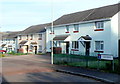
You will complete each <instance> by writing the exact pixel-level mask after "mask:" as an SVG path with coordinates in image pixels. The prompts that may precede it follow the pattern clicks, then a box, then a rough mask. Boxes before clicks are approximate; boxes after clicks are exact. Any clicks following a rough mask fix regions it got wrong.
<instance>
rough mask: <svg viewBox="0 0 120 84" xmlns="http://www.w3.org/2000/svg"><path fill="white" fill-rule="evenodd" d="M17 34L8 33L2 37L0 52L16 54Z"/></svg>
mask: <svg viewBox="0 0 120 84" xmlns="http://www.w3.org/2000/svg"><path fill="white" fill-rule="evenodd" d="M18 33H19V32H9V33H6V34H3V35H2V39H1V41H0V42H1V43H0V44H1V50H6V51H7V52H11V51H14V52H17V48H16V47H17V34H18Z"/></svg>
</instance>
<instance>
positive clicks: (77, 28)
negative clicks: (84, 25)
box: [74, 24, 79, 33]
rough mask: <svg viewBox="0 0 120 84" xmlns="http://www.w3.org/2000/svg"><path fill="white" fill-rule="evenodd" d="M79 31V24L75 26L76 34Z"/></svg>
mask: <svg viewBox="0 0 120 84" xmlns="http://www.w3.org/2000/svg"><path fill="white" fill-rule="evenodd" d="M78 31H79V25H78V24H74V33H75V32H78Z"/></svg>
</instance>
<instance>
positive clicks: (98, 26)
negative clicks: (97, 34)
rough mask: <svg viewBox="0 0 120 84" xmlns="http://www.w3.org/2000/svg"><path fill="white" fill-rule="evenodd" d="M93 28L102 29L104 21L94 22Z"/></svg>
mask: <svg viewBox="0 0 120 84" xmlns="http://www.w3.org/2000/svg"><path fill="white" fill-rule="evenodd" d="M95 29H104V21H97V22H95Z"/></svg>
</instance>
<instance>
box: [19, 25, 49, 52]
mask: <svg viewBox="0 0 120 84" xmlns="http://www.w3.org/2000/svg"><path fill="white" fill-rule="evenodd" d="M47 25H48V24H40V25H34V26H30V27H29V28H27V29H25V30H24V31H22V32H21V33H20V34H19V35H18V37H17V40H18V42H17V45H18V46H17V49H18V51H19V52H21V53H34V54H37V53H45V52H46V42H45V41H46V29H45V28H46V27H47Z"/></svg>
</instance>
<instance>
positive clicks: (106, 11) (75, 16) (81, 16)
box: [54, 4, 119, 25]
mask: <svg viewBox="0 0 120 84" xmlns="http://www.w3.org/2000/svg"><path fill="white" fill-rule="evenodd" d="M118 5H119V4H114V5H109V6H104V7H100V8H94V9H90V10H86V11H80V12H76V13H71V14H67V15H63V16H62V17H60V18H58V19H57V20H55V21H54V25H61V24H69V23H76V22H83V21H90V20H95V19H105V18H110V17H112V16H114V15H115V14H116V13H117V12H118V11H119V8H118Z"/></svg>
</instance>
